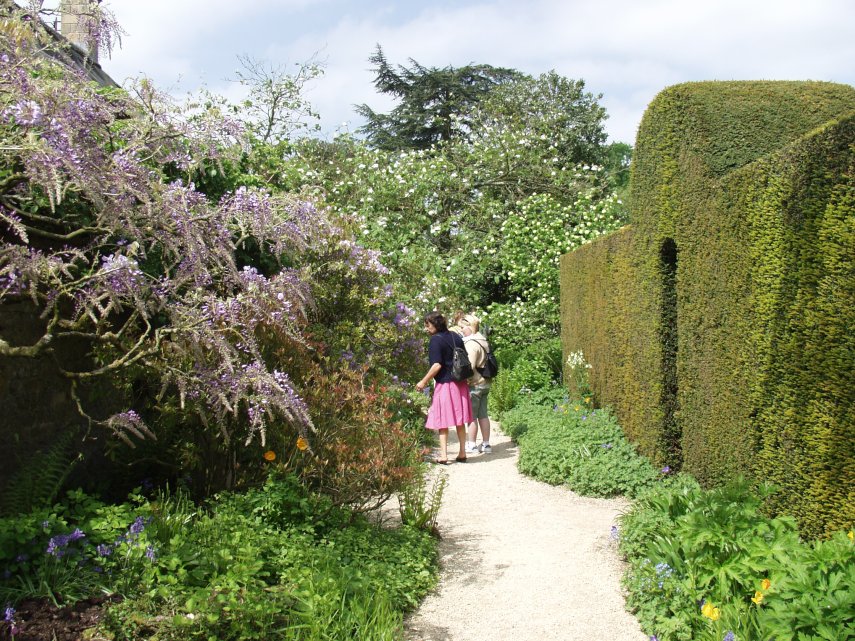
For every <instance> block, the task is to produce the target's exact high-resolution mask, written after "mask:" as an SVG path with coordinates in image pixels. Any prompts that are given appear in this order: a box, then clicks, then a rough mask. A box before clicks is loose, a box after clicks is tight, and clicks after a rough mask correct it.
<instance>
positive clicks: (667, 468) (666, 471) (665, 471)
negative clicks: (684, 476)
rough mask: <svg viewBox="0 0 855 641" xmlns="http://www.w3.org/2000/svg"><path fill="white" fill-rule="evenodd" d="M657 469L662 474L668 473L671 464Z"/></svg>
mask: <svg viewBox="0 0 855 641" xmlns="http://www.w3.org/2000/svg"><path fill="white" fill-rule="evenodd" d="M659 471H660V472H662V474H669V473H670V472H671V466H669V465H666V466H665V467H663V468H662V469H661V470H659Z"/></svg>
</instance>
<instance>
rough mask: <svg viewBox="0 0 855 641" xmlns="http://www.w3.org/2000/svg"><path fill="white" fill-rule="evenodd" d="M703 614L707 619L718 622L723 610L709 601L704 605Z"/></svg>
mask: <svg viewBox="0 0 855 641" xmlns="http://www.w3.org/2000/svg"><path fill="white" fill-rule="evenodd" d="M701 614H703V615H704V616H705V617H706V618H708V619H712V620H713V621H718V619H719V617H720V616H721V610H719V609H718V608H716V607H715V606H713V604H712V603H710V602H709V601H707V602H706V603H704V606H703V607H702V608H701Z"/></svg>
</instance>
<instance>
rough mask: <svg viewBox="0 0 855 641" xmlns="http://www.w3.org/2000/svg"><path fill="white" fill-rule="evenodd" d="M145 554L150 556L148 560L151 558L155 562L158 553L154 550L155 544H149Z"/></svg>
mask: <svg viewBox="0 0 855 641" xmlns="http://www.w3.org/2000/svg"><path fill="white" fill-rule="evenodd" d="M145 555H146V557H147V558H148V560H149V561H152V562H154V561H156V560H157V554H156V553H155V551H154V546H153V545H149V546H148V547H147V548H146V549H145Z"/></svg>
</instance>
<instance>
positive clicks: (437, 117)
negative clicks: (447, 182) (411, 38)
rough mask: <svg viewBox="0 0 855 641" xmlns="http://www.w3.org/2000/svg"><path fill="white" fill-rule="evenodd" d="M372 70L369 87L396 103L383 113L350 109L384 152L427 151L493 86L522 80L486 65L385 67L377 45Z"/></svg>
mask: <svg viewBox="0 0 855 641" xmlns="http://www.w3.org/2000/svg"><path fill="white" fill-rule="evenodd" d="M369 61H370V62H371V63H372V64H373V65H374V67H375V80H374V86H375V87H377V90H378V91H379V92H380V93H384V94H389V95H391V96H394V97H395V98H397V99H398V100H399V101H400V104H398V105H397V106H396V107H395V108H394V109H392V111H391V112H390V113H388V114H382V113H377V112H375V111H374V110H373V109H371V107H369V106H368V105H366V104H362V105H356V111H357V112H358V113H359V114H360V115H361V116H363V117H364V118H365V119H366V120H367V124H366V125H365V126H364V127H361V128H360V132H361V133H363V134H365V136H366V138H367V140H368V142H369V144H370V145H372V146H373V147H376V148H378V149H384V150H386V151H395V150H400V149H428V148H429V147H431V145H435V144H437V143H439V142H442V141H448V140H450V139H451V138H452V136H453V135H454V134H455V131H458V132H459V130H460V129H459V127H458V128H455V126H454V123H453V118H454V117H455V116H461V117H464V118H465V117H466V115H467V114H469V113H470V112H471V111H472V109H473V107H475V106H476V105H477V104H478V103H479V102H480V101H481V100H483V99H484V97H485V96H486V95H487V94H489V92H490V91H491V90H492V89H493V88H494V87H496V86H499V85H502V84H506V83H508V82H512V81H514V80H517V79H519V78H521V77H522V76H523V74H521V73H520V72H519V71H516V70H514V69H505V68H502V67H493V66H490V65H484V64H479V65H466V66H465V67H458V68H455V67H451V66H447V67H443V68H438V67H425V66H423V65H421V64H419V63H418V62H416V61H415V60H413V59H412V58H410V65H411V66H410V67H405V66H402V65H397V68H396V67H395V66H393V65H391V64H390V63H389V62H388V60H386V56H385V54H384V53H383V49H382V47H381V46H380V45H379V44H378V45H377V50H376V51H375V52H374V54H373V55H372V56H371V57H370V58H369Z"/></svg>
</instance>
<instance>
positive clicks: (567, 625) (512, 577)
mask: <svg viewBox="0 0 855 641" xmlns="http://www.w3.org/2000/svg"><path fill="white" fill-rule="evenodd" d="M452 432H453V430H452ZM490 440H491V442H492V444H493V453H492V454H475V455H470V457H469V461H468V462H467V463H466V464H460V463H455V464H452V465H449V466H439V465H438V466H435V468H433V469H432V473H438V472H440V471H446V472H447V473H448V477H449V480H448V485H447V486H446V489H445V494H444V497H443V503H442V509H441V510H440V513H439V519H438V526H439V531H440V534H441V536H442V540H441V542H440V548H439V549H440V563H441V570H440V584H439V587H438V588H437V590H436V591H435V592H434V593H433V594H430V595H428V597H427V598H426V599H425V600H424V601H423V603H422V605H421V606H420V608H419V609H418V610H417V611H416V612H415V613H413V614H412V615H411V616H410V617H409V618H408V620H407V621H406V631H407V638H408V639H409V640H410V641H505V640H507V641H551V640H559V639H560V640H561V641H575V640H578V641H583V640H584V641H647V638H648V637H647V636H645V635H644V634H642V632H641V630H640V628H639V626H638V623H637V622H636V620H635V618H634V617H633V616H632V615H631V614H629V613H628V612H626V611H625V609H624V601H623V597H622V596H621V588H620V574H621V568H620V562H619V559H618V554H617V547H616V544H615V543H614V542H613V541H611V539H610V537H609V534H610V530H611V526H612V525H613V524H614V523H615V522H616V521H615V519H616V517H617V515H618V514H619V513H620V512H621V510H622V509H625V508H626V505H627V503H626V502H625V501H622V500H617V499H608V500H607V499H592V498H585V497H580V496H577V495H576V494H574V493H573V492H570V491H568V490H566V489H564V488H560V487H552V486H550V485H547V484H545V483H540V482H538V481H535V480H533V479H530V478H527V477H524V476H522V475H521V474H520V473H519V472H518V471H517V468H516V460H517V447H516V444H515V443H513V441H511V440H510V439H509V438H508V437H506V436H505V435H503V434H502V433H501V432H499V431H498V430H496V429H495V426H494V430H493V437H492V438H491V439H490ZM452 441H453V442H454V444H453V445H452ZM448 451H449V454H450V455H451V456H452V457H453V456H454V455H455V453H456V452H457V441H456V438H455V437H454V435H453V434H452V435H450V438H449V447H448Z"/></svg>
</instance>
